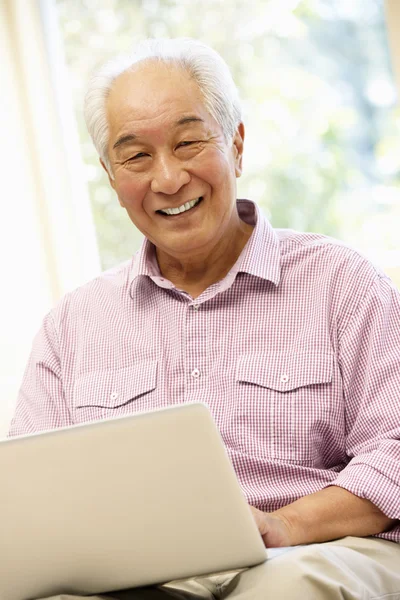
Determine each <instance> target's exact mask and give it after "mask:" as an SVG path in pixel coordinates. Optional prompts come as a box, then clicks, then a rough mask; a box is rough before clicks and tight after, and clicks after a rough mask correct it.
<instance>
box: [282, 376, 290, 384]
mask: <svg viewBox="0 0 400 600" xmlns="http://www.w3.org/2000/svg"><path fill="white" fill-rule="evenodd" d="M288 381H289V375H282V377H281V383H287V382H288Z"/></svg>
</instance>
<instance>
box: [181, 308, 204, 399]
mask: <svg viewBox="0 0 400 600" xmlns="http://www.w3.org/2000/svg"><path fill="white" fill-rule="evenodd" d="M205 313H206V310H205V305H204V304H196V302H192V303H190V304H189V305H188V309H187V312H186V327H185V345H184V347H185V357H184V361H185V365H184V368H185V380H186V394H185V399H186V401H187V402H195V401H199V402H201V401H205V398H204V393H203V390H204V389H205V387H206V381H207V378H208V375H209V374H208V369H209V365H208V360H207V355H208V350H207V349H208V334H207V321H206V314H205Z"/></svg>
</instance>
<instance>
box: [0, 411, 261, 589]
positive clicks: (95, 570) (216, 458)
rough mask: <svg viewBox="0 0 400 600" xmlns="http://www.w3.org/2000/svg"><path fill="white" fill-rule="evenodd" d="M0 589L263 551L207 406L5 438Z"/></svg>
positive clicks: (104, 579) (110, 583)
mask: <svg viewBox="0 0 400 600" xmlns="http://www.w3.org/2000/svg"><path fill="white" fill-rule="evenodd" d="M0 480H1V485H0V532H1V533H0V598H7V600H32V599H37V598H44V597H47V596H52V595H56V594H62V593H64V594H82V595H84V594H96V593H102V592H107V591H114V590H121V589H125V588H130V587H137V586H145V585H150V584H157V583H164V582H168V581H171V580H176V579H184V578H187V577H192V576H199V575H206V574H211V573H216V572H221V571H227V570H234V569H240V568H243V567H249V566H252V565H255V564H259V563H261V562H263V561H265V560H266V558H267V553H266V549H265V547H264V544H263V542H262V539H261V537H260V535H259V533H258V530H257V527H256V525H255V522H254V520H253V517H252V514H251V512H250V509H249V507H248V505H247V503H246V500H245V498H244V496H243V493H242V491H241V489H240V487H239V484H238V481H237V479H236V476H235V473H234V470H233V468H232V465H231V463H230V461H229V459H228V456H227V454H226V451H225V448H224V445H223V443H222V440H221V437H220V435H219V432H218V430H217V428H216V426H215V424H214V422H213V419H212V416H211V414H210V412H209V410H208V408H207V407H206V406H205V405H203V404H186V405H181V406H176V407H172V408H165V409H161V410H157V411H153V412H148V413H139V414H136V415H133V416H129V417H123V418H116V419H111V420H107V421H99V422H96V423H89V424H84V425H77V426H73V427H69V428H65V429H58V430H55V431H50V432H46V433H40V434H33V435H28V436H22V437H19V438H13V439H10V440H4V441H1V442H0Z"/></svg>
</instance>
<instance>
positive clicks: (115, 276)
mask: <svg viewBox="0 0 400 600" xmlns="http://www.w3.org/2000/svg"><path fill="white" fill-rule="evenodd" d="M85 114H86V120H87V124H88V128H89V131H90V134H91V136H92V138H93V142H94V144H95V146H96V148H97V150H98V153H99V155H100V159H101V163H102V165H103V167H104V168H105V169H106V171H107V174H108V177H109V180H110V184H111V186H112V187H113V188H114V190H115V192H116V194H117V196H118V199H119V202H120V204H121V206H122V207H124V208H125V209H126V211H127V213H128V215H129V217H130V218H131V220H132V222H133V223H134V224H135V225H136V226H137V227H138V228H139V229H140V231H141V232H142V233H143V234H144V235H145V240H144V243H143V245H142V247H141V249H140V250H139V252H138V253H137V254H136V255H135V256H134V258H133V259H132V261H130V262H129V264H125V265H122V266H121V267H119V268H117V269H115V270H113V271H111V272H108V273H106V274H104V275H101V276H100V277H98V278H97V279H95V280H94V281H92V282H91V283H88V284H87V285H85V286H83V287H81V288H79V289H78V290H76V291H75V292H73V293H71V294H68V295H67V296H66V297H65V298H64V299H63V300H62V301H61V303H60V304H59V305H58V306H57V307H56V308H55V309H54V310H53V311H52V312H51V313H50V314H49V315H48V316H47V317H46V318H45V320H44V323H43V326H42V329H41V331H40V332H39V334H38V336H37V338H36V340H35V342H34V348H33V352H32V356H31V358H30V362H29V365H28V367H27V371H26V374H25V378H24V381H23V385H22V389H21V393H20V396H19V400H18V404H17V409H16V414H15V417H14V419H13V422H12V427H11V432H10V434H11V435H16V434H23V433H29V432H34V431H39V430H42V429H49V428H55V427H61V426H67V425H72V424H74V423H81V422H85V421H90V420H94V419H103V418H107V417H114V416H117V415H118V416H121V415H128V414H130V413H133V412H136V411H140V410H147V409H154V408H160V407H163V406H166V405H171V404H178V403H183V402H193V401H201V402H205V403H206V404H208V406H209V408H210V410H211V412H212V414H213V416H214V419H215V421H216V423H217V425H218V427H219V430H220V432H221V435H222V437H223V440H224V443H225V445H226V448H227V451H228V453H229V456H230V458H231V460H232V463H233V466H234V468H235V470H236V473H237V477H238V479H239V482H240V484H241V487H242V489H243V491H244V493H245V495H246V497H247V500H248V502H249V504H250V505H251V506H252V510H253V513H254V517H255V519H256V522H257V524H258V527H259V530H260V533H261V535H262V537H263V539H264V541H265V544H266V546H290V545H304V546H302V547H301V548H297V549H295V550H293V551H291V552H288V553H286V554H285V555H283V556H281V557H280V558H276V559H274V560H272V561H267V562H266V563H265V564H263V565H260V566H257V567H254V568H252V569H248V570H246V571H244V572H241V573H231V574H228V575H223V576H219V577H214V578H201V579H196V580H191V581H187V582H184V583H180V584H178V583H176V584H170V585H167V586H161V587H158V588H149V589H147V590H141V589H137V590H131V591H129V592H125V593H112V594H111V596H112V597H114V598H132V599H133V598H135V599H136V598H166V597H174V598H176V597H179V598H229V599H238V600H239V599H240V600H250V599H264V598H265V599H268V598H271V599H277V598H279V599H280V598H284V599H287V600H290V599H300V598H301V599H303V598H307V600H310V599H314V598H318V599H321V598H323V599H338V598H346V599H350V598H351V599H359V598H360V599H361V598H363V599H365V598H380V597H384V596H385V597H390V598H400V544H399V541H400V526H399V523H398V521H397V520H398V519H399V518H400V493H399V492H400V467H399V465H400V441H399V438H400V295H399V293H398V291H396V289H395V288H394V286H393V285H392V284H391V282H390V281H389V280H388V278H387V277H385V275H384V274H383V273H381V272H380V271H379V270H378V269H376V268H375V267H373V266H372V265H371V264H370V263H369V262H368V261H367V260H365V259H364V258H363V257H362V256H360V255H359V254H358V253H357V252H355V251H353V250H351V249H349V248H347V247H346V246H344V245H343V244H340V243H339V242H336V241H335V240H332V239H329V238H327V237H324V236H322V235H317V234H304V233H298V232H295V231H291V230H274V229H273V228H272V227H271V226H270V224H269V223H268V222H267V221H266V220H265V218H264V217H263V216H262V215H261V214H260V211H259V210H258V208H257V206H256V205H255V204H254V203H253V202H250V201H247V200H237V199H236V178H237V177H239V176H240V174H241V172H242V156H243V143H244V126H243V123H242V119H241V110H240V104H239V100H238V95H237V90H236V88H235V85H234V83H233V81H232V78H231V76H230V73H229V70H228V68H227V66H226V64H225V63H224V62H223V60H222V59H221V57H219V55H217V54H216V53H215V52H214V51H213V50H211V49H210V48H208V47H206V46H204V45H203V44H201V43H199V42H196V41H193V40H147V41H145V42H143V43H141V44H139V45H138V46H137V47H136V49H135V51H134V52H133V54H132V55H130V56H128V57H125V58H119V59H116V60H114V61H111V62H110V63H108V64H107V65H106V66H105V67H104V68H103V69H102V70H100V72H99V73H98V74H97V75H96V76H95V77H94V78H93V79H92V81H91V83H90V88H89V91H88V94H87V97H86V106H85ZM94 374H96V376H95V377H94V376H93V375H94ZM234 526H235V524H234V523H232V527H234ZM210 544H212V540H210ZM63 598H65V596H63Z"/></svg>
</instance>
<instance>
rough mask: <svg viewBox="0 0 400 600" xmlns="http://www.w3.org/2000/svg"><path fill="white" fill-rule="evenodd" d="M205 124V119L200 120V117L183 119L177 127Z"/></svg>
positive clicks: (178, 122)
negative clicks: (189, 124)
mask: <svg viewBox="0 0 400 600" xmlns="http://www.w3.org/2000/svg"><path fill="white" fill-rule="evenodd" d="M198 122H200V123H204V120H203V119H200V117H192V116H189V117H182V119H179V121H177V123H176V124H177V125H187V124H188V123H198Z"/></svg>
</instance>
